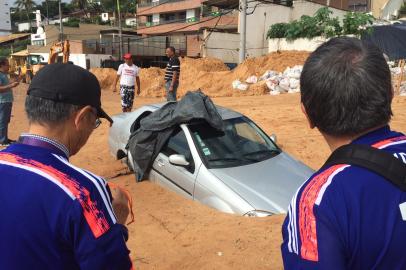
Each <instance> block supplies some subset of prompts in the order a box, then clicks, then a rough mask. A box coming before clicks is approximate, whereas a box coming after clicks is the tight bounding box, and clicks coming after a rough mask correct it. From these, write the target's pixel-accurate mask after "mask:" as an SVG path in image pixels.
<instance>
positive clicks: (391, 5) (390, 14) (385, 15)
mask: <svg viewBox="0 0 406 270" xmlns="http://www.w3.org/2000/svg"><path fill="white" fill-rule="evenodd" d="M403 3H405V1H404V0H389V1H388V2H387V3H386V4H385V5H384V6H383V8H382V10H381V14H380V16H379V17H380V18H381V19H384V20H392V19H395V18H397V16H398V15H399V9H400V7H401V6H402V5H403Z"/></svg>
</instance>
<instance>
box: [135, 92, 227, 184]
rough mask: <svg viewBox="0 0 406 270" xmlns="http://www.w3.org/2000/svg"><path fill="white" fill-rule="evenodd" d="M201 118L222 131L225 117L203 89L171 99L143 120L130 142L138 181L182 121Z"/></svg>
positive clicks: (188, 121) (142, 178)
mask: <svg viewBox="0 0 406 270" xmlns="http://www.w3.org/2000/svg"><path fill="white" fill-rule="evenodd" d="M201 120H204V121H206V122H207V123H208V124H209V125H210V126H212V127H213V128H215V129H217V130H223V120H222V118H221V116H220V114H219V113H218V111H217V109H216V107H215V105H214V104H213V102H212V101H211V99H210V98H209V97H208V96H206V95H205V94H203V93H202V92H201V91H200V90H198V91H195V92H188V93H187V94H186V95H185V96H184V97H183V98H182V99H181V100H179V101H178V102H169V103H167V104H165V105H164V106H163V107H162V108H160V109H158V110H156V111H154V112H152V113H151V114H150V115H148V116H146V117H145V118H144V119H142V120H141V121H140V127H139V128H138V129H137V130H135V131H134V132H133V133H132V134H131V136H130V139H129V141H128V144H127V149H128V151H130V153H131V156H132V158H133V161H134V163H133V164H134V171H135V172H136V174H135V175H136V179H137V181H138V182H139V181H142V180H144V177H145V175H146V173H147V172H148V171H149V170H150V168H151V166H152V163H153V161H154V160H155V158H156V157H157V156H158V154H159V152H160V151H161V149H162V147H163V146H164V145H165V143H166V142H167V141H168V139H169V137H170V136H171V134H172V132H173V131H174V130H175V129H176V128H177V127H178V126H179V125H180V124H183V123H190V122H192V121H201Z"/></svg>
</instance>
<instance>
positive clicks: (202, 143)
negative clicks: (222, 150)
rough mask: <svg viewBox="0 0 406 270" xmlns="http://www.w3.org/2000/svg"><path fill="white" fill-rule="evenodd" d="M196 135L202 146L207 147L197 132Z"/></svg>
mask: <svg viewBox="0 0 406 270" xmlns="http://www.w3.org/2000/svg"><path fill="white" fill-rule="evenodd" d="M195 135H196V138H197V140H198V141H199V144H200V146H201V147H205V146H206V145H205V144H204V142H203V141H202V138H200V135H199V134H198V133H197V132H196V133H195Z"/></svg>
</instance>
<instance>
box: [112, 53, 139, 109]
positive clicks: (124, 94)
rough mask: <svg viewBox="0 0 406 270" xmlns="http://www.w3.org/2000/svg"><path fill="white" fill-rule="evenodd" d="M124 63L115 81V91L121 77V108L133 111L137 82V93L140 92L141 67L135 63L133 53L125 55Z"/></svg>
mask: <svg viewBox="0 0 406 270" xmlns="http://www.w3.org/2000/svg"><path fill="white" fill-rule="evenodd" d="M124 61H125V63H124V64H121V65H120V66H119V68H118V71H117V76H116V78H115V79H114V83H113V92H116V91H117V90H116V85H117V81H118V79H119V78H120V95H121V108H122V110H123V112H131V110H132V108H133V104H134V97H135V84H137V95H139V94H140V91H141V90H140V89H141V83H140V77H139V71H140V69H139V68H138V67H137V66H136V65H135V64H134V63H133V61H132V55H131V54H129V53H126V54H125V55H124Z"/></svg>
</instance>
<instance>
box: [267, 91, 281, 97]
mask: <svg viewBox="0 0 406 270" xmlns="http://www.w3.org/2000/svg"><path fill="white" fill-rule="evenodd" d="M280 93H281V92H279V91H270V92H269V94H270V95H272V96H276V95H280Z"/></svg>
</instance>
